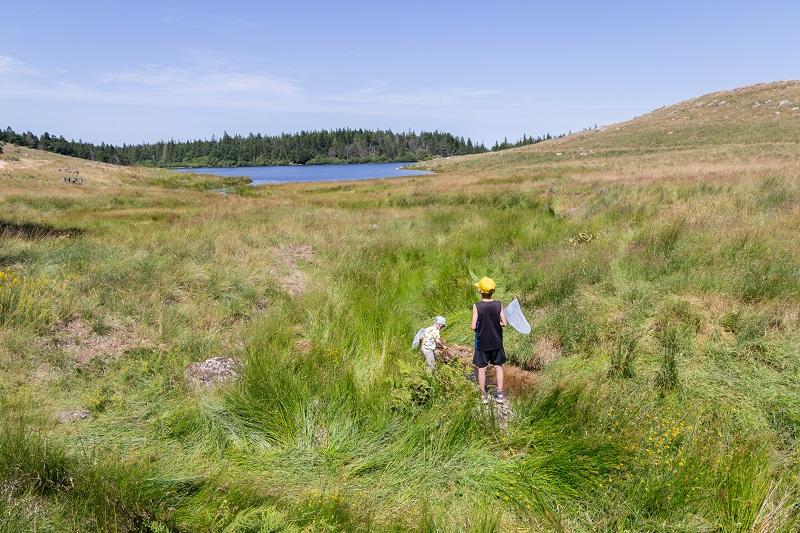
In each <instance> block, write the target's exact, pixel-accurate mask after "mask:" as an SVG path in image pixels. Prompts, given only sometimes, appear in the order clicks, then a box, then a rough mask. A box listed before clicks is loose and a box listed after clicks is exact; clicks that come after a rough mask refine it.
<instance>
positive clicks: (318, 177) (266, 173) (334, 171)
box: [175, 163, 433, 185]
mask: <svg viewBox="0 0 800 533" xmlns="http://www.w3.org/2000/svg"><path fill="white" fill-rule="evenodd" d="M410 164H412V163H354V164H351V165H293V166H282V167H224V168H214V167H203V168H178V169H175V170H177V171H178V172H194V173H196V174H214V175H216V176H247V177H248V178H250V179H252V180H253V185H264V184H269V183H273V184H274V183H297V182H299V183H303V182H314V181H342V180H368V179H375V178H399V177H402V176H424V175H426V174H433V172H429V171H427V170H408V169H403V168H400V167H402V166H404V165H410Z"/></svg>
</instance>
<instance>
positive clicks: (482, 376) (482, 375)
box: [478, 367, 486, 394]
mask: <svg viewBox="0 0 800 533" xmlns="http://www.w3.org/2000/svg"><path fill="white" fill-rule="evenodd" d="M478 385H479V386H480V388H481V394H486V367H483V368H479V369H478Z"/></svg>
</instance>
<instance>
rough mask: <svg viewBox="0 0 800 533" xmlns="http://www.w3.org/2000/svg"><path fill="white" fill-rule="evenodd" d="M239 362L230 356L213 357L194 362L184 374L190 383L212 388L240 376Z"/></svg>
mask: <svg viewBox="0 0 800 533" xmlns="http://www.w3.org/2000/svg"><path fill="white" fill-rule="evenodd" d="M238 369H239V364H238V363H237V362H236V360H235V359H231V358H230V357H212V358H211V359H206V360H205V361H201V362H197V363H192V364H191V365H189V366H188V367H187V368H186V371H185V372H184V376H185V377H186V381H187V382H188V383H189V385H192V386H195V387H199V388H205V389H208V388H211V387H214V386H216V385H219V384H221V383H226V382H229V381H233V380H235V379H237V378H238V377H239V370H238Z"/></svg>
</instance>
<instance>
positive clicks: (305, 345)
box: [294, 339, 314, 354]
mask: <svg viewBox="0 0 800 533" xmlns="http://www.w3.org/2000/svg"><path fill="white" fill-rule="evenodd" d="M313 347H314V344H313V343H312V342H311V341H310V340H308V339H299V340H297V341H296V342H295V343H294V349H295V351H296V352H297V353H302V354H307V353H310V352H311V349H312V348H313Z"/></svg>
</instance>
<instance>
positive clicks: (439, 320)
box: [433, 316, 447, 326]
mask: <svg viewBox="0 0 800 533" xmlns="http://www.w3.org/2000/svg"><path fill="white" fill-rule="evenodd" d="M433 322H434V324H439V325H440V326H446V325H447V320H445V319H444V317H443V316H437V317H436V318H434V319H433Z"/></svg>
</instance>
